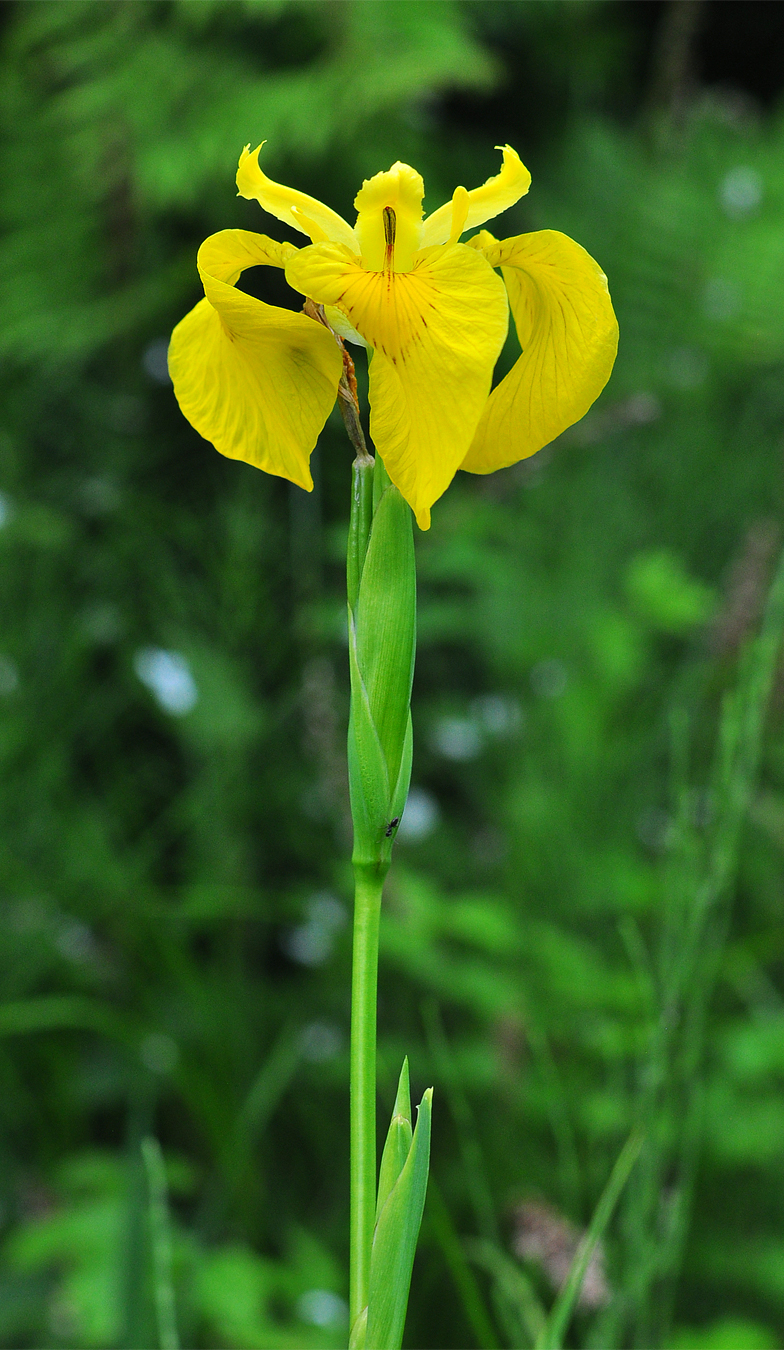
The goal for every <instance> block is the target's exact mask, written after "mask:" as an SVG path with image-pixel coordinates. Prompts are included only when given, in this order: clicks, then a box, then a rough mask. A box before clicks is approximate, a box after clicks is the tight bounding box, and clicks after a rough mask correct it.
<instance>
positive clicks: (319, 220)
mask: <svg viewBox="0 0 784 1350" xmlns="http://www.w3.org/2000/svg"><path fill="white" fill-rule="evenodd" d="M264 144H265V142H264V141H262V142H261V145H258V146H257V147H256V149H255V150H253V151H252V150H251V148H250V146H249V145H246V146H245V149H244V150H243V152H242V154H241V155H240V163H239V168H238V169H237V191H238V193H239V195H240V197H247V198H249V199H250V200H255V201H257V202H259V204H260V205H261V206H263V207H264V210H265V211H269V213H270V215H272V216H277V218H278V220H284V221H285V222H286V224H287V225H293V226H294V229H295V230H299V231H300V232H301V233H302V234H307V235H308V236H309V237H310V238H311V239H312V240H313V241H314V243H316V242H319V241H321V240H324V239H330V240H332V242H333V243H336V244H345V245H346V247H347V248H350V249H351V250H352V252H354V253H359V242H358V240H357V237H356V235H355V233H354V231H353V230H352V228H351V226H350V225H349V224H348V222H347V221H345V220H344V219H343V217H342V216H339V215H338V213H337V211H333V210H331V208H330V207H329V206H325V205H324V203H323V202H319V201H317V200H316V198H315V197H309V196H308V195H307V193H306V192H297V191H296V189H295V188H289V187H284V186H283V184H282V183H274V182H273V181H272V179H271V178H268V177H267V175H266V174H265V173H264V172H263V171H262V169H261V168H260V167H259V150H260V149H261V146H262V145H264Z"/></svg>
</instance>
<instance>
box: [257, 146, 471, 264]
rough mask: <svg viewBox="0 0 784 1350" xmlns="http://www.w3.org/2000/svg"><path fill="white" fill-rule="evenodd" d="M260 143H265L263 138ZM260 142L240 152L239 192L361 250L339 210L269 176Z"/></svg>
mask: <svg viewBox="0 0 784 1350" xmlns="http://www.w3.org/2000/svg"><path fill="white" fill-rule="evenodd" d="M261 145H264V141H262V142H261ZM261 145H257V146H256V149H255V150H253V151H252V150H251V148H250V146H249V145H246V146H245V149H244V150H243V152H242V154H241V155H240V163H239V168H238V169H237V191H238V192H239V195H240V196H241V197H247V198H249V199H251V200H255V201H257V202H258V203H259V204H260V205H261V206H263V207H264V210H265V211H269V213H270V215H271V216H277V218H278V220H283V221H285V222H286V224H287V225H293V226H294V229H295V230H299V231H300V233H301V234H307V235H308V236H309V237H310V238H311V239H313V240H314V242H315V241H320V240H323V239H331V240H332V241H333V242H334V243H336V244H345V245H346V247H347V248H350V249H351V250H352V251H353V252H354V253H359V251H360V249H359V240H358V239H357V236H356V235H355V233H354V231H353V230H352V228H351V226H350V225H349V224H348V221H345V220H344V219H343V217H342V216H339V215H338V213H337V211H333V210H332V209H331V208H330V207H329V206H325V205H324V203H323V202H320V201H317V200H316V198H315V197H309V196H308V195H307V193H306V192H297V191H296V189H294V188H289V187H284V186H283V184H282V183H274V182H273V181H272V179H271V178H268V177H267V175H266V174H265V173H264V172H263V170H262V169H261V168H260V167H259V150H260V149H261ZM486 218H487V217H485V219H486Z"/></svg>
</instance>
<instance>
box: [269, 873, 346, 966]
mask: <svg viewBox="0 0 784 1350" xmlns="http://www.w3.org/2000/svg"><path fill="white" fill-rule="evenodd" d="M306 913H307V919H306V921H305V923H301V924H298V925H297V927H296V928H292V929H290V930H289V932H288V933H286V934H285V935H284V937H283V939H282V942H281V945H282V947H283V950H284V951H285V952H286V955H287V956H290V957H291V959H292V961H299V963H300V965H303V966H320V965H323V963H324V962H325V961H326V960H327V958H328V957H329V956H330V955H331V954H332V948H333V946H334V940H335V934H336V933H337V932H338V931H339V929H341V928H343V926H344V925H345V923H346V919H347V915H346V911H345V908H344V906H343V905H341V903H340V901H339V900H336V899H335V897H334V895H330V894H329V893H328V892H327V891H318V892H317V893H316V894H315V895H313V896H311V898H310V900H309V901H308V903H307V906H306Z"/></svg>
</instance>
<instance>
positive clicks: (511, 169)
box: [422, 145, 531, 248]
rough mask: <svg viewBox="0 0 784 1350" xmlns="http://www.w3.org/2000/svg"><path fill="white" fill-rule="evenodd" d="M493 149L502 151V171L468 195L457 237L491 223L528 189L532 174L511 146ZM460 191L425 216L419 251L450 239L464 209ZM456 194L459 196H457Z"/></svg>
mask: <svg viewBox="0 0 784 1350" xmlns="http://www.w3.org/2000/svg"><path fill="white" fill-rule="evenodd" d="M496 150H503V153H504V162H503V165H502V166H501V172H500V173H497V174H496V175H495V176H494V177H493V178H488V180H487V182H486V183H483V184H482V186H481V187H478V188H473V189H472V190H471V191H470V192H469V193H468V210H467V211H465V215H464V216H463V220H462V224H460V227H459V233H460V234H462V233H463V230H473V229H474V228H475V227H476V226H477V225H484V223H485V221H486V220H492V219H493V217H494V216H499V215H500V214H501V212H502V211H506V209H507V207H509V206H514V204H515V202H517V201H519V200H520V198H521V197H524V196H525V194H526V192H527V191H528V189H529V187H530V186H531V175H530V173H529V172H528V170H527V169H526V167H525V165H524V164H523V163H522V162H521V160H520V156H519V155H518V153H517V151H516V150H513V149H512V147H511V145H503V146H501V145H497V146H496ZM463 192H465V188H463V189H459V188H458V189H457V190H456V192H455V195H454V196H453V198H452V201H451V202H447V203H446V205H445V206H439V208H438V210H437V211H434V212H433V213H432V215H430V216H427V217H426V219H425V222H424V224H423V226H422V248H427V247H428V245H430V244H443V243H445V242H446V240H447V239H449V238H450V237H451V236H452V234H453V225H456V224H458V223H459V222H458V221H457V220H456V215H457V213H458V212H459V213H460V214H461V215H462V213H463V211H464V210H465V199H464V198H463V197H462V193H463ZM458 193H460V194H461V195H460V196H458Z"/></svg>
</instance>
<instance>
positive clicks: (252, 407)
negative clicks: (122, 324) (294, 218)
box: [169, 230, 343, 491]
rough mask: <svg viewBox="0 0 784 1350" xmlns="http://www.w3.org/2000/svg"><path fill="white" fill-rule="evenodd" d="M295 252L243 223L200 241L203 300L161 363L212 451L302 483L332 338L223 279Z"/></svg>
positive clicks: (336, 359) (326, 397)
mask: <svg viewBox="0 0 784 1350" xmlns="http://www.w3.org/2000/svg"><path fill="white" fill-rule="evenodd" d="M296 251H297V250H296V249H295V248H294V247H293V246H292V245H291V244H278V243H276V241H275V240H273V239H266V238H265V237H264V236H263V235H257V234H251V233H249V232H248V231H247V230H221V231H220V233H219V234H214V235H212V236H211V237H210V238H209V239H207V240H205V242H204V243H203V244H202V246H201V248H200V249H199V257H198V263H199V272H200V274H201V278H202V282H203V284H204V291H205V299H204V300H200V301H199V303H198V304H197V305H196V307H195V308H194V309H192V310H191V312H190V314H186V316H185V318H184V319H183V320H182V321H181V322H180V323H178V325H177V327H176V328H175V330H174V332H173V334H172V339H171V345H170V347H169V371H170V373H171V377H172V381H173V384H174V392H175V395H176V397H177V401H178V403H179V405H180V407H181V409H182V411H183V413H184V414H185V416H186V417H187V419H188V421H189V422H190V423H191V425H192V426H193V427H195V428H196V430H197V431H198V432H199V435H201V436H203V437H204V438H205V440H208V441H212V443H213V445H214V446H215V448H216V450H219V451H220V453H221V454H222V455H227V456H228V458H229V459H242V460H245V462H246V463H248V464H255V466H256V467H257V468H259V469H264V470H265V472H266V473H274V474H278V475H279V476H280V477H281V478H288V479H290V480H291V482H292V483H297V484H298V486H299V487H303V488H306V489H307V490H308V491H310V489H311V488H312V486H313V480H312V478H311V476H310V469H309V467H308V459H309V457H310V453H311V451H312V450H313V447H314V446H315V444H316V441H317V439H318V435H319V432H320V431H321V428H322V427H323V425H324V423H325V421H326V419H327V417H328V416H329V413H330V410H331V408H332V406H333V404H334V402H335V397H336V394H337V386H338V381H339V379H340V375H341V371H342V369H343V362H342V358H341V355H340V352H339V350H338V347H337V344H336V342H335V340H334V338H333V337H332V336H331V335H330V334H329V333H328V332H327V330H326V329H325V328H323V327H322V326H321V325H320V324H317V323H314V322H313V320H312V319H308V318H307V317H306V316H305V315H304V314H301V313H295V312H293V311H291V310H287V309H278V308H277V307H276V306H275V305H265V304H264V303H263V302H262V301H261V300H255V299H254V298H253V297H252V296H250V295H245V294H243V292H242V291H238V290H236V289H235V287H234V285H233V284H232V281H231V280H230V281H228V282H227V280H226V278H231V279H232V280H233V281H236V280H237V278H238V277H239V275H240V273H241V271H242V270H243V268H245V267H252V266H255V265H256V264H257V263H269V264H271V265H272V266H277V267H282V266H283V262H284V260H285V258H286V257H287V256H290V255H292V254H296Z"/></svg>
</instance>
